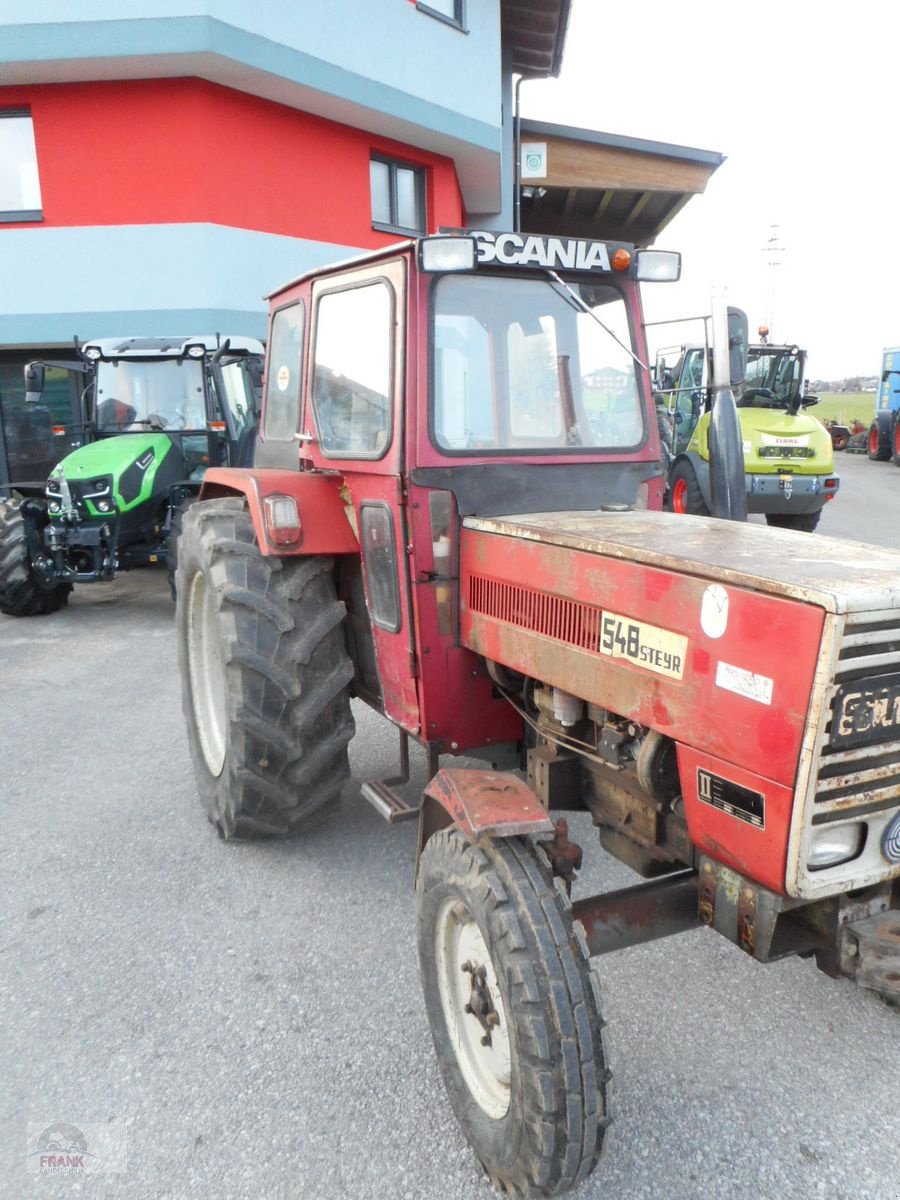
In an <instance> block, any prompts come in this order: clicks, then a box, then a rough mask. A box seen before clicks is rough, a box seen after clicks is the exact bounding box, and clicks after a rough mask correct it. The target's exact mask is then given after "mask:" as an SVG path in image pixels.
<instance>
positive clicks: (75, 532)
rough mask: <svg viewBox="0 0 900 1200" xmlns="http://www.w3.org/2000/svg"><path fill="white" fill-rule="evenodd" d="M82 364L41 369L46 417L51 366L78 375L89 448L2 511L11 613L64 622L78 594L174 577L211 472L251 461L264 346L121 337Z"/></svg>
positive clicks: (3, 571)
mask: <svg viewBox="0 0 900 1200" xmlns="http://www.w3.org/2000/svg"><path fill="white" fill-rule="evenodd" d="M78 348H79V351H80V355H81V359H82V362H81V363H80V364H77V365H73V364H63V363H56V364H42V363H30V364H28V366H27V367H26V368H25V385H26V401H27V403H28V404H31V405H35V406H39V405H40V404H41V400H42V392H43V382H44V368H45V366H47V365H51V366H54V367H56V368H64V369H66V370H74V371H77V372H78V373H79V374H80V376H81V377H82V379H83V380H84V383H83V387H82V390H81V404H82V412H81V413H80V426H81V430H82V434H83V441H84V443H85V444H83V445H81V446H79V447H78V448H76V449H75V450H73V451H71V453H69V454H67V455H65V456H64V457H63V458H61V459H60V461H59V462H58V463H57V464H56V466H55V467H53V469H52V470H51V471H50V475H49V478H48V479H45V480H40V481H19V482H17V483H16V484H15V485H12V484H11V483H7V484H6V485H5V488H4V490H5V491H6V492H7V493H8V498H7V499H3V500H0V612H3V613H6V614H7V615H10V616H31V615H37V614H42V613H48V612H53V611H55V610H56V609H58V608H60V607H61V606H62V605H63V604H65V603H66V602H67V600H68V596H69V593H70V592H71V589H72V585H73V584H74V583H88V582H96V581H102V580H109V579H112V578H113V577H114V576H115V574H116V572H117V571H120V570H128V569H130V568H132V567H137V566H144V565H147V564H152V563H165V564H166V565H167V566H168V567H169V570H170V576H171V577H174V559H175V556H176V552H177V551H176V547H177V536H178V532H179V530H180V522H181V515H182V513H183V510H184V508H185V507H186V506H187V505H188V504H190V503H191V502H192V500H193V498H194V497H195V496H196V494H197V493H198V492H199V489H200V483H201V480H202V478H203V475H204V472H205V471H206V468H207V467H208V466H210V465H220V464H227V465H230V466H244V465H248V464H249V463H250V462H251V461H252V456H253V445H254V439H255V434H256V427H257V421H258V414H259V398H260V394H261V384H262V356H263V347H262V344H261V343H260V342H258V341H256V340H255V339H252V338H244V337H240V338H229V339H225V340H223V339H221V338H219V337H218V336H201V337H191V338H127V339H121V338H115V339H103V340H100V341H94V342H89V343H86V344H84V345H81V346H79V347H78Z"/></svg>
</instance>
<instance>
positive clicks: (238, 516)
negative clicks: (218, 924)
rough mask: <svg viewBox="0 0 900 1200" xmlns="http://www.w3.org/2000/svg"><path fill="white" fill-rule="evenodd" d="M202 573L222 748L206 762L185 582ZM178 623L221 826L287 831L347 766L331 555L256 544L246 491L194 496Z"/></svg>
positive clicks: (210, 803)
mask: <svg viewBox="0 0 900 1200" xmlns="http://www.w3.org/2000/svg"><path fill="white" fill-rule="evenodd" d="M198 571H202V572H203V573H204V574H205V575H206V579H207V588H208V589H209V593H210V594H211V595H212V596H213V597H214V603H215V607H216V613H217V626H218V630H219V636H220V639H221V645H222V651H223V659H224V664H225V677H226V684H227V706H226V724H227V732H226V755H225V765H224V767H223V770H222V772H221V774H220V775H219V776H218V777H213V776H212V775H211V774H210V772H209V769H208V767H207V765H206V761H205V758H204V756H203V753H202V750H201V749H200V744H199V737H198V735H197V732H196V723H195V722H196V719H195V716H194V712H193V701H192V697H191V683H190V671H189V665H188V654H187V644H186V642H187V628H188V611H187V610H188V607H189V601H190V595H189V592H190V587H191V583H192V580H193V579H194V577H195V575H196V573H197V572H198ZM176 591H177V592H178V593H179V594H181V595H182V596H183V597H184V599H183V601H181V600H179V603H178V610H177V625H178V638H179V658H180V663H181V673H182V682H183V704H184V711H185V717H186V720H187V723H188V728H189V729H190V731H191V737H190V739H189V740H190V744H191V755H192V758H193V760H194V769H195V774H196V777H197V780H198V785H199V787H200V791H201V793H202V794H203V799H204V803H205V805H206V808H207V811H208V814H209V817H210V820H211V821H212V822H213V823H214V824H215V825H216V826H217V828H218V829H219V832H220V833H221V835H222V836H223V837H224V838H241V837H245V838H246V837H265V836H269V837H271V836H284V835H286V834H290V833H293V832H295V831H297V830H299V829H300V828H302V826H303V825H304V824H305V823H307V822H308V821H309V819H310V818H311V817H312V816H313V815H315V814H318V813H319V812H320V810H322V809H323V808H325V807H326V806H327V805H329V804H331V803H332V802H334V801H335V800H337V799H338V798H339V796H340V792H341V787H342V785H343V783H344V781H345V779H347V777H348V776H349V774H350V767H349V760H348V755H347V746H348V744H349V742H350V740H351V738H352V737H353V734H354V732H355V725H354V721H353V717H352V714H351V711H350V697H349V684H350V682H351V681H352V679H353V674H354V672H353V664H352V662H351V661H350V657H349V655H348V653H347V648H346V642H345V636H344V629H343V621H344V616H345V608H344V605H343V604H342V603H341V602H340V601H339V600H337V598H336V593H335V586H334V579H333V560H331V559H328V558H321V557H317V558H315V559H310V558H296V559H290V558H285V559H279V558H276V557H274V556H272V557H269V556H263V555H262V554H261V553H260V550H259V547H258V546H257V545H256V540H255V532H254V527H253V522H252V519H251V517H250V515H249V513H248V512H247V509H246V506H245V504H244V502H243V501H242V500H240V499H237V498H231V497H227V498H220V499H216V500H209V501H202V502H198V503H196V504H194V505H192V506H191V507H190V511H189V512H187V513H186V514H185V521H184V529H183V534H182V538H181V548H180V554H179V563H178V576H177V583H176Z"/></svg>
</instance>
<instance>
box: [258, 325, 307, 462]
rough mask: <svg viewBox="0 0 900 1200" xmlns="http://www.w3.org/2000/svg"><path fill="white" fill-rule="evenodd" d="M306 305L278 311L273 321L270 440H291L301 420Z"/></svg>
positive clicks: (268, 397) (268, 414) (267, 403)
mask: <svg viewBox="0 0 900 1200" xmlns="http://www.w3.org/2000/svg"><path fill="white" fill-rule="evenodd" d="M303 315H304V314H303V305H302V304H291V305H290V306H289V307H287V308H281V309H279V310H278V311H277V312H276V313H275V315H274V317H273V318H272V333H271V337H270V345H269V363H268V369H267V372H266V394H265V407H264V413H265V417H264V424H263V429H264V432H265V436H266V438H267V439H268V440H270V441H276V442H287V441H292V440H293V438H294V435H295V434H296V432H297V424H298V422H299V420H300V374H301V372H300V364H301V356H302V353H303Z"/></svg>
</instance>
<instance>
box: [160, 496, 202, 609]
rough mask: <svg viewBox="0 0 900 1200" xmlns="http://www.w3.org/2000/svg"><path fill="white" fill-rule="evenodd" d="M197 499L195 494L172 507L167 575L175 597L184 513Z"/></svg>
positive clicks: (167, 544)
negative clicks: (179, 544)
mask: <svg viewBox="0 0 900 1200" xmlns="http://www.w3.org/2000/svg"><path fill="white" fill-rule="evenodd" d="M195 501H196V497H195V496H190V497H188V499H187V500H182V502H181V503H180V504H179V505H177V506H176V507H175V508H173V509H172V516H171V519H170V521H169V536H168V537H167V538H166V576H167V577H168V580H169V591H170V592H171V593H172V599H173V600H174V599H175V594H176V593H175V572H176V570H177V569H178V543H179V541H180V540H181V531H182V529H183V528H184V514H185V513H186V512H187V510H188V509H189V508H190V507H191V505H192V504H194V503H195Z"/></svg>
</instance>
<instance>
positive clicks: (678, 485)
mask: <svg viewBox="0 0 900 1200" xmlns="http://www.w3.org/2000/svg"><path fill="white" fill-rule="evenodd" d="M687 510H688V486H687V480H686V479H676V480H675V482H674V483H673V484H672V511H673V512H677V513H686V512H687Z"/></svg>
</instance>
